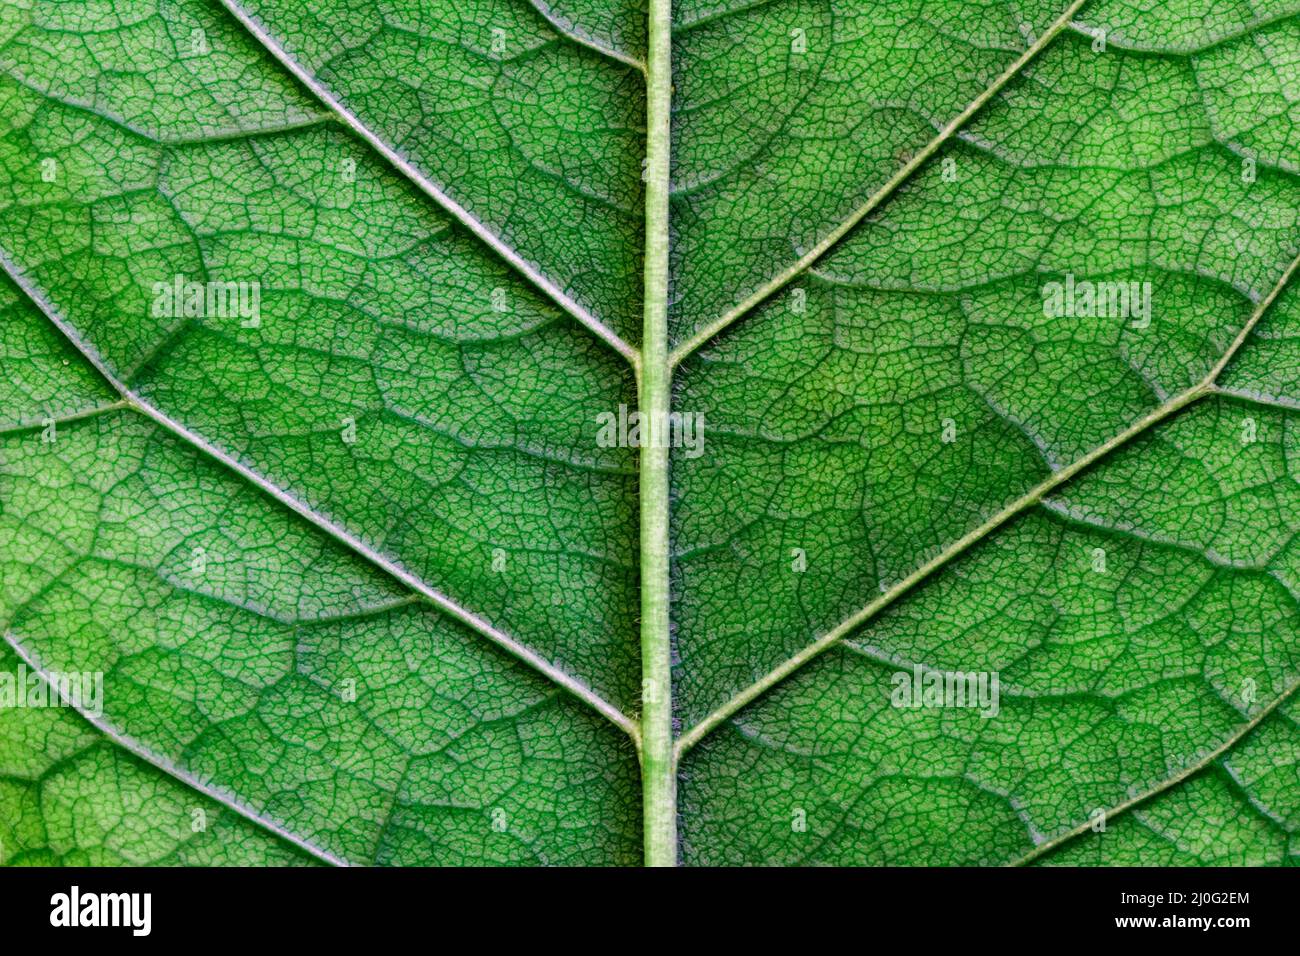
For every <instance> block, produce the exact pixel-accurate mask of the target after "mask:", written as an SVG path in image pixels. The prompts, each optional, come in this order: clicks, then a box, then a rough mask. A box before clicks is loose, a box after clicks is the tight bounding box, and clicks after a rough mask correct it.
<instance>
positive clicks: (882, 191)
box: [669, 0, 1088, 367]
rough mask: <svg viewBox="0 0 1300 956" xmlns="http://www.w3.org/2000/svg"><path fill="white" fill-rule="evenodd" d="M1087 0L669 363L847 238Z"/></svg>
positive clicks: (1077, 3) (1076, 1) (1076, 0)
mask: <svg viewBox="0 0 1300 956" xmlns="http://www.w3.org/2000/svg"><path fill="white" fill-rule="evenodd" d="M1087 2H1088V0H1073V2H1072V3H1071V4H1070V5H1069V6H1068V7H1067V8H1066V9H1065V12H1064V13H1062V14H1061V15H1060V16H1059V17H1058V18H1057V19H1056V20H1054V21H1053V22H1052V24H1051V25H1050V26H1049V27H1048V28H1047V29H1046V30H1045V31H1044V32H1043V35H1042V36H1041V37H1039V38H1038V39H1037V40H1035V41H1034V42H1033V43H1032V44H1031V45H1030V46H1029V47H1028V48H1027V49H1026V50H1025V52H1024V53H1022V54H1021V55H1020V56H1019V57H1018V58H1017V59H1016V61H1015V62H1014V63H1012V64H1011V65H1010V66H1008V67H1007V68H1006V69H1005V70H1003V71H1002V73H1001V74H1000V75H999V76H998V78H997V79H996V80H994V81H993V83H992V84H991V85H990V86H989V87H988V88H986V89H985V90H984V91H983V92H982V93H980V95H979V96H977V97H975V99H973V100H971V102H970V103H969V104H968V105H967V106H966V108H965V109H964V110H962V111H961V112H960V113H958V114H957V115H956V116H955V117H954V118H953V119H952V120H950V121H949V123H948V125H947V126H945V127H944V128H943V129H942V130H940V131H939V134H938V135H937V136H935V137H934V139H932V140H930V142H928V143H927V144H926V145H925V146H924V147H923V148H922V149H921V151H920V152H918V153H917V154H916V155H915V156H913V157H912V158H911V159H910V160H909V161H908V162H907V164H906V165H904V166H903V167H901V168H900V169H899V170H898V171H897V172H896V173H894V175H893V176H891V177H890V178H889V179H888V180H887V181H886V182H885V184H884V185H883V186H881V187H880V188H879V189H877V190H876V191H875V192H874V193H872V195H871V196H870V197H869V198H868V199H867V201H866V202H864V203H863V204H862V205H861V206H859V207H858V208H857V209H855V210H853V212H852V213H851V214H850V215H849V216H848V218H847V219H845V220H843V221H842V222H841V223H840V224H839V225H837V226H836V227H835V228H834V229H832V230H831V231H830V232H828V233H827V234H826V235H825V236H824V237H822V239H821V240H820V241H819V242H818V243H817V244H816V245H815V246H813V247H812V248H811V249H809V250H808V251H807V252H805V253H804V254H803V255H802V256H800V257H799V258H798V259H797V260H796V261H795V262H794V263H793V264H791V265H790V266H789V267H788V268H786V269H784V270H783V271H781V272H780V273H778V274H777V275H776V276H774V277H773V278H772V279H770V280H769V281H768V282H767V283H766V284H764V285H763V286H761V287H760V288H759V289H757V290H756V291H754V292H753V293H752V294H751V295H749V296H748V297H747V298H746V299H744V300H743V301H742V302H740V304H738V305H736V306H733V307H732V308H731V309H729V310H727V311H726V312H725V313H723V314H722V315H721V316H720V317H718V318H717V319H715V320H714V321H713V322H710V323H709V324H708V325H706V326H704V328H702V329H700V330H699V331H698V332H696V333H695V334H694V335H692V336H691V337H690V338H689V339H687V340H686V341H684V342H682V343H680V344H679V345H678V346H677V347H676V348H674V349H673V351H672V355H671V357H670V359H669V362H670V363H671V364H672V365H673V366H674V367H676V366H677V365H680V364H681V363H682V362H683V361H684V360H685V359H686V358H687V357H688V356H690V355H691V354H692V353H694V352H695V351H696V350H698V349H699V348H700V347H701V346H703V345H704V343H706V342H708V341H709V340H710V339H712V338H713V337H714V336H715V335H717V334H718V333H719V332H721V331H722V330H723V329H725V328H727V327H728V326H730V325H732V324H733V323H734V322H736V321H738V320H739V319H741V318H742V317H744V316H745V315H746V314H748V313H749V312H750V311H752V310H753V309H754V308H756V307H757V306H758V305H760V304H761V303H763V302H764V301H766V300H767V299H768V298H769V297H771V296H772V295H773V294H774V293H776V292H777V291H779V290H780V289H782V288H784V287H785V286H786V285H787V284H789V283H790V282H791V281H792V280H793V279H794V278H795V277H796V276H798V275H799V274H800V273H802V272H803V271H804V270H805V269H807V268H808V267H809V266H811V265H812V264H813V263H815V262H816V261H817V260H818V259H820V258H821V257H822V256H824V255H825V254H826V253H827V252H829V251H830V249H831V247H833V246H834V245H835V244H836V243H838V242H839V241H840V240H841V239H843V238H844V236H846V235H847V234H848V233H849V231H850V230H851V229H852V228H853V227H854V226H856V225H857V224H858V223H860V222H861V221H862V220H863V219H865V218H866V217H867V216H868V215H869V214H870V213H871V212H872V210H874V209H876V208H877V207H878V206H879V205H880V204H881V203H883V202H884V201H885V200H886V199H888V198H889V197H890V196H891V195H893V194H894V192H895V191H896V190H897V189H898V188H899V187H900V186H902V185H903V183H905V182H907V181H908V180H909V179H911V178H912V174H913V173H915V172H916V171H917V170H918V169H920V168H921V166H923V165H924V164H925V162H926V161H927V160H928V159H930V157H931V156H933V155H934V154H935V153H936V152H937V151H938V150H939V148H940V147H941V146H943V144H944V143H946V142H948V140H949V139H951V138H952V137H953V136H954V135H955V134H956V133H957V132H958V130H960V129H961V128H962V127H963V126H965V125H966V124H967V123H968V122H969V121H970V119H971V118H972V117H973V116H974V115H975V114H976V113H978V112H979V111H980V110H981V109H982V108H983V107H984V105H985V104H986V103H988V101H989V100H990V99H992V98H993V97H994V96H996V95H997V94H998V93H999V92H1000V91H1001V90H1002V88H1003V87H1005V86H1006V85H1007V84H1008V83H1009V82H1011V80H1012V79H1014V78H1015V77H1016V76H1017V75H1018V74H1019V73H1020V71H1021V70H1022V69H1024V68H1025V66H1026V65H1027V64H1028V63H1029V62H1030V61H1031V60H1033V59H1034V57H1036V56H1037V55H1038V54H1039V53H1040V52H1041V51H1042V50H1043V49H1044V48H1045V47H1047V46H1048V45H1049V44H1050V43H1051V42H1052V41H1053V40H1054V39H1056V37H1057V35H1058V34H1060V33H1061V31H1062V30H1064V29H1065V28H1066V27H1067V26H1069V24H1070V21H1071V20H1072V19H1073V18H1074V15H1075V14H1076V13H1078V12H1079V9H1080V8H1081V7H1082V6H1083V5H1084V4H1085V3H1087Z"/></svg>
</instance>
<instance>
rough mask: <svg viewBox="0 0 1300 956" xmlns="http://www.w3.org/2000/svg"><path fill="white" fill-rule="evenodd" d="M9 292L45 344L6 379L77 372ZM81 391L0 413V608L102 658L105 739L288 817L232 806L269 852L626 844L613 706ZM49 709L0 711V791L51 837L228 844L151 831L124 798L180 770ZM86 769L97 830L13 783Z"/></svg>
mask: <svg viewBox="0 0 1300 956" xmlns="http://www.w3.org/2000/svg"><path fill="white" fill-rule="evenodd" d="M7 315H8V319H9V321H10V322H12V323H14V325H16V326H21V327H23V328H25V329H26V330H27V332H28V334H29V336H30V337H29V339H28V341H29V342H32V343H41V342H44V343H46V344H47V345H48V346H49V348H48V349H46V350H44V351H37V350H36V349H34V348H29V350H28V351H27V352H26V353H25V355H24V359H25V360H26V361H27V362H29V363H30V366H28V365H24V366H20V367H22V368H23V369H24V371H23V373H21V375H20V377H19V379H18V381H17V384H18V386H19V388H20V389H23V390H24V391H33V390H34V389H33V388H32V387H31V386H29V385H27V382H26V381H25V379H27V378H30V379H31V380H33V381H35V382H40V381H42V380H43V379H45V378H46V377H47V376H49V375H52V374H56V372H57V371H59V370H61V369H64V368H73V369H76V371H77V373H78V374H79V375H81V376H83V377H87V376H88V373H86V371H85V369H84V363H81V362H80V361H79V359H77V358H75V357H73V356H72V354H71V351H70V350H69V349H68V348H66V346H64V347H58V343H55V342H52V341H50V340H49V339H48V336H47V335H46V334H45V333H44V331H43V329H42V326H41V324H40V323H41V322H42V321H43V317H42V316H40V315H39V314H37V313H36V312H35V311H34V310H33V309H31V308H30V307H29V308H22V307H19V306H11V308H10V309H9V311H8V313H7ZM65 362H67V363H68V365H67V366H65V365H64V364H63V363H65ZM74 381H75V379H74ZM101 391H102V389H101ZM92 396H93V393H92V395H88V396H87V398H88V399H90V401H91V402H92V404H91V405H90V406H89V407H88V409H87V410H85V411H84V412H82V413H81V414H79V415H72V416H69V417H67V418H65V419H64V420H62V421H56V420H53V419H47V421H53V422H54V424H53V429H54V430H53V432H52V433H51V432H50V431H49V426H45V427H42V426H40V425H37V426H32V427H17V428H12V429H9V430H7V431H5V432H4V433H3V434H2V435H0V461H2V462H3V468H2V469H0V501H3V502H4V513H3V515H0V528H3V535H4V540H6V541H7V542H9V549H8V552H7V553H6V556H5V564H4V572H5V573H4V587H3V590H2V591H0V619H3V620H4V621H5V622H6V626H7V628H8V639H10V640H15V641H18V642H20V644H21V647H22V648H23V654H24V658H25V660H26V666H28V667H29V668H30V669H32V670H37V671H39V672H41V673H47V674H56V675H65V674H81V673H100V674H102V675H103V714H102V716H101V717H100V718H99V719H98V720H97V723H98V724H99V725H100V726H101V727H102V728H103V730H104V731H105V733H106V734H108V736H109V737H110V738H111V739H112V740H114V741H117V742H121V743H123V744H124V745H125V746H126V747H127V748H128V749H130V750H132V751H134V752H136V753H138V754H141V755H142V756H143V757H144V758H145V759H146V760H148V761H150V762H152V763H153V764H155V765H157V766H159V767H162V768H164V769H166V770H167V771H168V772H170V773H172V774H174V775H176V776H177V777H179V778H180V779H181V780H183V781H185V782H186V783H187V784H189V785H190V786H192V787H194V788H196V789H197V790H199V791H201V792H202V793H204V794H210V795H211V796H212V797H214V798H215V799H216V800H219V801H220V802H221V803H224V804H226V805H227V806H230V807H236V808H238V810H239V811H240V812H241V813H243V814H244V815H246V816H248V817H251V818H253V819H254V820H257V821H259V822H261V823H262V824H264V825H265V826H266V827H267V828H268V829H270V830H271V831H273V832H275V833H280V834H285V835H287V836H288V837H289V838H290V839H291V841H292V842H290V843H286V842H285V841H284V840H274V841H269V842H268V843H267V848H264V849H263V850H257V847H258V846H261V845H262V842H266V838H265V837H263V836H261V835H260V834H259V835H257V836H256V837H255V838H254V837H249V836H247V831H248V825H245V824H243V823H242V822H241V823H239V824H238V826H239V828H241V829H239V830H238V833H243V834H245V835H244V836H240V837H239V838H238V839H239V840H241V841H249V840H251V841H253V842H252V846H253V849H250V850H249V851H248V852H249V853H254V852H255V851H256V852H261V853H263V854H264V855H265V856H266V858H267V862H276V861H278V860H279V859H281V858H285V857H286V856H287V855H292V854H293V850H292V846H293V844H299V845H300V846H301V847H302V848H303V849H304V850H305V851H306V852H308V853H311V854H313V855H315V856H316V857H318V858H321V859H325V860H328V861H331V862H340V861H342V862H351V863H366V864H369V863H388V864H403V863H406V864H430V863H441V864H457V863H469V862H478V863H498V864H505V863H529V864H537V863H567V864H579V863H581V864H600V863H620V862H622V863H626V862H629V861H634V860H635V858H636V847H637V818H636V809H635V792H636V790H635V769H634V755H633V753H632V748H631V745H630V744H629V743H628V741H627V740H626V738H625V737H624V736H623V735H622V734H621V733H619V732H618V731H617V730H616V729H615V728H614V727H612V726H610V725H609V724H608V723H607V722H605V721H604V720H602V719H601V718H600V717H598V716H597V715H595V714H592V713H591V712H590V711H589V710H588V709H586V708H585V707H583V706H582V705H581V704H579V703H577V702H576V701H574V700H572V698H571V697H570V696H569V695H567V694H566V693H564V692H563V691H562V690H561V689H559V688H558V687H556V686H554V685H553V684H551V683H549V682H547V681H545V680H543V679H542V678H540V677H538V676H536V675H534V674H532V673H530V672H529V671H528V670H527V669H526V668H524V667H523V666H522V665H521V664H518V663H516V662H514V661H512V660H511V659H510V658H509V657H507V656H506V655H505V654H504V653H502V652H500V651H498V650H496V649H494V648H492V647H491V646H490V645H488V644H487V643H486V642H485V641H483V640H481V639H477V638H475V637H474V636H473V635H471V634H470V633H468V632H467V631H466V630H465V629H464V628H463V627H462V626H461V625H458V624H456V623H455V622H453V621H451V620H449V619H447V618H446V617H444V616H443V615H441V614H440V613H439V612H437V611H435V610H433V609H431V608H429V607H428V606H427V604H426V603H425V602H423V601H420V600H418V599H417V597H416V596H415V595H413V594H411V593H410V592H408V591H405V590H403V589H401V588H400V587H397V586H396V585H395V583H394V582H393V581H392V580H391V578H389V577H387V576H385V575H383V574H381V573H379V572H378V571H377V570H375V569H374V568H372V567H371V566H370V565H368V564H367V563H366V562H364V561H362V560H360V559H359V558H357V557H356V556H354V555H353V554H351V553H350V552H348V551H346V550H345V549H343V548H342V547H341V546H340V545H338V543H337V542H335V541H333V540H331V539H330V538H329V537H327V536H326V535H324V534H323V533H322V532H320V531H319V530H318V529H317V528H315V527H313V526H311V525H310V524H309V523H307V522H306V521H304V520H302V519H301V518H300V517H298V516H297V515H295V514H293V513H292V512H291V511H289V510H288V509H286V508H284V507H282V506H281V505H279V504H277V503H276V502H274V501H273V500H271V499H269V498H268V496H266V495H265V494H263V493H261V492H260V491H258V490H257V489H256V488H254V487H252V486H251V485H249V484H248V483H247V482H244V481H241V480H239V479H238V478H237V477H236V476H233V475H231V474H230V473H229V472H228V471H226V470H224V469H222V468H221V467H219V466H218V465H216V464H215V463H213V462H210V461H209V460H207V459H205V458H204V457H202V456H201V455H199V454H198V453H196V452H195V451H194V450H193V449H192V448H189V447H186V446H185V445H184V444H183V443H181V442H180V441H178V440H177V439H176V438H175V437H174V436H172V435H171V434H169V433H167V432H166V431H164V430H162V429H160V428H159V427H158V426H157V425H156V424H155V423H154V422H152V421H150V420H149V419H148V418H146V417H144V416H143V415H141V414H139V413H137V412H135V411H132V410H127V409H123V408H121V407H120V406H119V405H114V404H108V405H104V404H97V403H100V402H102V400H103V399H102V396H93V397H92ZM96 408H97V409H99V411H98V412H96V411H95V410H94V409H96ZM47 437H48V438H50V439H52V440H47ZM51 501H57V502H58V506H57V507H56V508H54V507H51ZM5 670H6V671H8V672H10V673H12V672H13V671H12V670H11V669H9V668H5ZM52 713H53V712H52V711H48V710H9V709H5V710H0V716H2V717H3V719H4V720H5V722H6V724H7V725H8V726H10V727H11V728H12V729H13V730H14V731H15V732H16V733H17V734H18V736H17V737H16V738H15V743H14V757H13V761H14V763H15V767H14V768H13V770H6V771H5V773H6V779H7V780H8V779H9V775H10V774H12V777H13V779H14V781H15V782H16V783H17V784H21V785H22V787H21V789H19V790H16V791H15V792H14V793H13V794H12V803H13V805H12V807H11V806H10V802H11V801H10V800H9V799H6V801H5V807H6V809H7V810H8V811H9V812H10V813H14V812H18V813H19V817H20V820H19V822H20V823H22V825H23V826H25V827H27V828H28V829H31V830H32V831H33V834H39V833H40V832H41V831H40V827H41V826H44V827H45V829H46V831H47V832H48V833H49V836H48V838H47V839H48V844H47V845H48V847H49V848H50V851H51V852H55V850H56V849H57V853H56V856H57V857H58V858H59V859H61V860H65V861H67V860H83V859H84V860H86V861H91V862H112V861H113V860H114V857H113V856H112V855H111V854H110V850H112V849H113V847H115V846H117V843H118V842H121V841H125V840H127V839H129V840H131V841H138V842H126V843H124V845H123V846H122V848H121V849H120V850H114V851H113V852H117V853H120V854H122V855H123V857H124V858H126V859H131V858H133V857H132V855H133V854H134V855H140V856H142V859H141V860H140V861H141V862H154V861H162V860H164V859H166V858H167V857H168V856H169V855H176V856H177V857H178V861H180V862H184V861H186V860H189V859H190V857H189V854H191V853H193V854H194V857H193V862H212V863H218V862H232V861H234V860H236V859H238V858H237V857H232V858H231V859H229V860H227V859H223V858H221V857H220V856H218V855H216V853H215V850H209V851H205V850H203V849H201V848H197V849H194V848H187V844H185V842H184V841H182V840H179V839H178V838H176V837H175V836H174V835H173V836H172V837H171V838H170V839H171V840H172V843H174V844H176V845H175V846H171V845H169V844H167V843H166V842H165V841H166V839H167V833H166V830H165V826H166V825H173V824H174V823H175V821H174V820H172V821H171V822H170V824H164V823H159V825H158V828H157V829H155V828H154V827H153V825H152V824H150V823H147V821H142V820H139V819H137V818H136V816H135V814H136V813H139V812H141V804H140V801H141V800H145V801H148V802H153V801H162V802H164V803H165V804H166V805H167V806H170V805H171V804H172V803H174V802H175V801H176V800H177V799H178V798H177V795H176V792H175V791H177V790H182V791H183V790H184V788H183V787H180V786H179V785H178V784H177V783H175V782H174V781H172V780H170V779H169V778H167V777H165V776H163V775H161V774H160V773H158V772H157V771H155V770H153V769H152V768H150V767H148V766H147V765H146V764H144V763H143V762H142V761H140V760H135V759H127V758H125V757H123V758H122V759H123V760H125V763H123V764H122V766H121V767H120V768H117V767H116V763H115V761H116V760H117V758H115V757H114V756H113V751H112V748H111V746H110V745H109V744H107V743H106V742H105V739H104V738H103V737H101V736H99V735H97V734H94V733H92V732H90V731H88V730H87V729H86V728H84V727H80V726H78V725H77V724H76V723H74V726H73V727H72V729H70V730H69V729H68V728H67V727H66V726H65V725H64V724H54V725H52V726H50V727H45V726H43V725H44V724H47V723H49V721H50V719H51V716H50V715H51V714H52ZM61 719H63V720H65V721H66V719H67V718H66V717H61ZM37 735H41V736H42V737H43V736H46V735H48V736H49V738H50V739H51V740H53V741H58V740H62V739H63V738H64V737H66V738H68V741H69V742H68V743H67V744H66V745H63V749H64V750H67V754H66V756H65V755H64V754H63V753H62V752H60V753H59V754H53V753H51V752H48V748H47V756H48V757H49V760H48V766H44V765H42V764H41V763H39V762H38V763H35V764H34V765H33V760H32V759H31V758H33V757H34V756H35V755H36V754H39V753H40V752H41V751H40V750H39V749H38V748H36V747H34V746H33V745H32V744H31V743H30V741H31V740H38V739H41V737H38V736H37ZM5 739H6V740H8V739H9V735H8V733H6V735H5ZM24 739H26V740H28V741H29V743H28V744H27V746H25V747H23V746H20V744H22V742H23V740H24ZM74 745H75V746H74ZM83 750H84V751H86V752H87V755H86V756H84V757H82V756H79V755H80V754H81V752H82V751H83ZM74 757H75V758H77V759H76V761H75V762H74V760H73V758H74ZM54 771H59V772H61V773H62V774H63V776H62V777H58V776H54V777H51V776H49V774H50V773H52V772H54ZM100 777H107V778H108V779H109V780H110V781H112V780H115V778H116V777H122V778H123V779H122V780H121V781H118V782H115V783H114V784H113V786H114V787H116V788H119V789H120V791H121V796H120V797H115V796H114V791H113V790H112V789H109V790H106V791H105V792H104V793H103V794H102V796H101V799H102V800H103V801H104V802H105V804H106V805H105V807H104V808H102V809H100V810H98V811H97V813H98V814H99V815H100V816H103V815H104V814H107V813H108V812H109V811H110V810H112V808H113V806H114V805H115V804H114V801H115V800H116V801H117V804H116V805H117V809H116V810H115V811H113V812H116V813H119V814H121V815H123V816H124V817H125V818H126V819H127V820H128V822H127V823H125V824H123V827H125V829H126V831H127V832H126V834H124V835H123V836H120V837H119V836H114V835H113V834H112V833H111V832H109V833H107V835H106V837H105V839H108V838H109V837H111V838H112V841H113V842H110V843H108V844H105V845H104V846H103V847H102V848H101V847H100V846H99V844H97V843H94V842H85V843H83V842H80V841H81V840H82V839H83V834H82V833H81V830H80V829H78V830H76V832H74V833H66V832H64V831H67V829H68V823H67V821H66V819H65V817H66V816H67V813H68V811H67V810H63V811H62V812H61V811H60V806H61V803H60V802H58V801H56V802H54V803H52V804H47V803H44V802H38V803H37V805H36V807H38V808H39V812H38V810H37V809H35V808H33V807H32V806H31V804H32V800H33V799H34V796H35V795H36V794H34V793H33V791H32V787H41V788H56V790H55V792H56V795H58V796H60V798H61V799H62V800H72V799H74V798H75V789H73V790H72V791H70V792H69V793H68V795H67V796H66V797H65V796H63V794H64V793H65V791H69V788H75V787H77V786H80V787H82V788H85V789H86V790H87V792H96V790H97V787H98V784H97V783H96V780H97V779H98V778H100ZM47 778H48V779H47ZM64 778H67V779H64ZM193 799H194V800H198V801H200V803H201V806H208V805H210V804H211V802H212V801H211V800H203V799H201V797H200V796H199V795H197V794H196V795H195V796H194V798H193ZM188 812H189V811H188V810H187V811H186V813H188ZM222 813H223V819H224V818H225V817H233V819H234V820H238V819H239V818H238V817H237V816H234V814H233V811H232V810H228V809H227V810H224V811H222ZM23 821H26V822H23ZM580 821H586V823H585V824H583V823H581V822H580ZM110 822H111V821H110ZM15 825H17V824H15ZM96 826H107V823H101V824H96ZM141 826H147V827H148V830H147V831H145V832H137V833H131V828H132V827H135V828H139V827H141ZM229 826H230V827H232V828H234V827H235V826H236V824H235V823H233V822H232V823H231V824H229ZM58 828H62V829H61V830H59V829H58ZM109 829H110V830H112V829H113V828H109ZM173 829H174V827H173ZM56 831H57V832H58V833H61V834H62V836H60V837H59V838H58V839H56ZM96 832H97V831H96V830H95V829H94V828H90V829H88V830H87V832H86V834H85V835H84V839H85V840H91V838H92V837H93V835H94V834H95V833H96ZM232 832H233V831H232ZM258 841H262V842H258ZM69 842H70V843H71V845H69V846H65V845H64V844H66V843H69ZM155 844H157V848H156V851H155V850H154V849H150V848H151V847H153V846H154V845H155ZM39 846H40V844H39V842H37V843H35V844H33V852H35V848H36V847H39ZM155 852H156V853H157V855H156V856H144V854H152V853H155ZM205 853H209V854H211V855H210V856H204V854H205ZM78 854H86V856H84V857H83V856H80V855H78Z"/></svg>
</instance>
